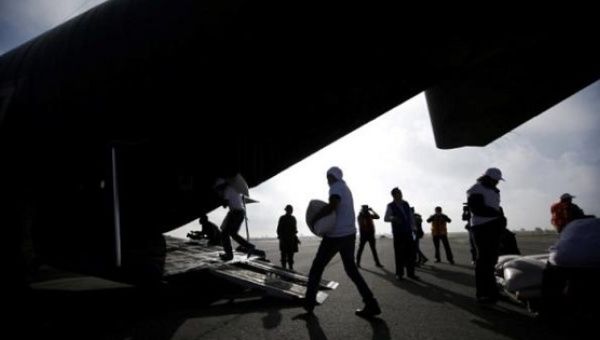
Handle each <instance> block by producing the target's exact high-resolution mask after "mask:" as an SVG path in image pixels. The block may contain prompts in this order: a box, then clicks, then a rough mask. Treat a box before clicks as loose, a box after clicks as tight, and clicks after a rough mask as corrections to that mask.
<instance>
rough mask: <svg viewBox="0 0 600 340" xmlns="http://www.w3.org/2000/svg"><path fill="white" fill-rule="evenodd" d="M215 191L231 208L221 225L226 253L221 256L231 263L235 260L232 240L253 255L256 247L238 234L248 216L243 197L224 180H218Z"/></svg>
mask: <svg viewBox="0 0 600 340" xmlns="http://www.w3.org/2000/svg"><path fill="white" fill-rule="evenodd" d="M215 190H216V191H217V193H218V194H219V196H220V197H221V198H222V199H223V200H224V205H225V206H227V207H229V212H227V215H226V216H225V218H224V219H223V222H222V223H221V231H222V243H223V250H224V251H225V253H224V254H219V256H220V257H221V259H222V260H223V261H229V260H231V259H233V249H232V247H231V238H233V239H234V240H235V241H236V242H237V243H238V244H239V245H241V246H243V247H245V248H246V249H248V253H251V252H252V250H254V249H255V248H256V247H255V246H254V245H253V244H252V243H250V242H248V241H246V240H245V239H244V238H243V237H241V236H240V235H239V234H238V231H239V230H240V226H241V225H242V222H243V221H244V217H245V216H246V209H245V207H244V203H243V201H242V195H241V194H240V193H239V192H237V191H236V190H235V189H234V188H232V187H231V185H229V184H228V183H227V182H226V181H225V180H223V179H222V178H219V179H218V180H217V182H216V184H215Z"/></svg>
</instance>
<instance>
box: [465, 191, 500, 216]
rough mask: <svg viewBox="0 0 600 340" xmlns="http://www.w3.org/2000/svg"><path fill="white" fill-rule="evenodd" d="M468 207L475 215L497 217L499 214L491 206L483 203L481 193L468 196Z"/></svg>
mask: <svg viewBox="0 0 600 340" xmlns="http://www.w3.org/2000/svg"><path fill="white" fill-rule="evenodd" d="M467 203H468V204H469V209H471V212H473V213H474V214H475V215H477V216H482V217H498V216H501V214H500V212H499V211H498V210H496V209H494V208H492V207H488V206H487V205H485V203H484V201H483V195H481V194H472V195H470V196H469V199H468V201H467Z"/></svg>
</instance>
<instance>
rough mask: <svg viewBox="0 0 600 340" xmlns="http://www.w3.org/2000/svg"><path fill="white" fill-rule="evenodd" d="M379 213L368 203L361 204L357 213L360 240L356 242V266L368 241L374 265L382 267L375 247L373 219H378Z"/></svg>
mask: <svg viewBox="0 0 600 340" xmlns="http://www.w3.org/2000/svg"><path fill="white" fill-rule="evenodd" d="M378 219H379V215H377V213H376V212H375V211H374V210H373V209H372V208H370V207H369V206H368V205H366V204H365V205H363V206H362V208H361V209H360V213H359V214H358V218H357V220H358V230H359V231H360V242H359V243H358V252H357V253H356V266H357V267H358V268H360V258H361V256H362V252H363V249H364V248H365V243H367V242H369V246H370V247H371V253H373V259H374V260H375V266H377V267H380V268H381V267H383V266H382V265H381V262H379V256H377V249H376V248H375V224H374V223H373V220H378Z"/></svg>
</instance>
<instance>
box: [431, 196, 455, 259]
mask: <svg viewBox="0 0 600 340" xmlns="http://www.w3.org/2000/svg"><path fill="white" fill-rule="evenodd" d="M450 222H452V220H450V218H449V217H448V216H446V215H445V214H442V207H435V214H433V215H431V216H429V218H428V219H427V223H431V236H432V238H433V246H434V248H435V262H436V263H439V262H440V261H441V258H440V241H442V243H443V245H444V250H445V251H446V260H448V262H450V264H454V257H453V256H452V249H451V248H450V243H449V242H448V229H447V228H446V223H450Z"/></svg>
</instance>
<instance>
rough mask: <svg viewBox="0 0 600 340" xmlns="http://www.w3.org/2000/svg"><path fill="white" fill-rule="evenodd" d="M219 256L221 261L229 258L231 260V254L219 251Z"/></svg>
mask: <svg viewBox="0 0 600 340" xmlns="http://www.w3.org/2000/svg"><path fill="white" fill-rule="evenodd" d="M219 257H220V258H221V260H223V261H231V260H233V254H226V253H221V254H219Z"/></svg>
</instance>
